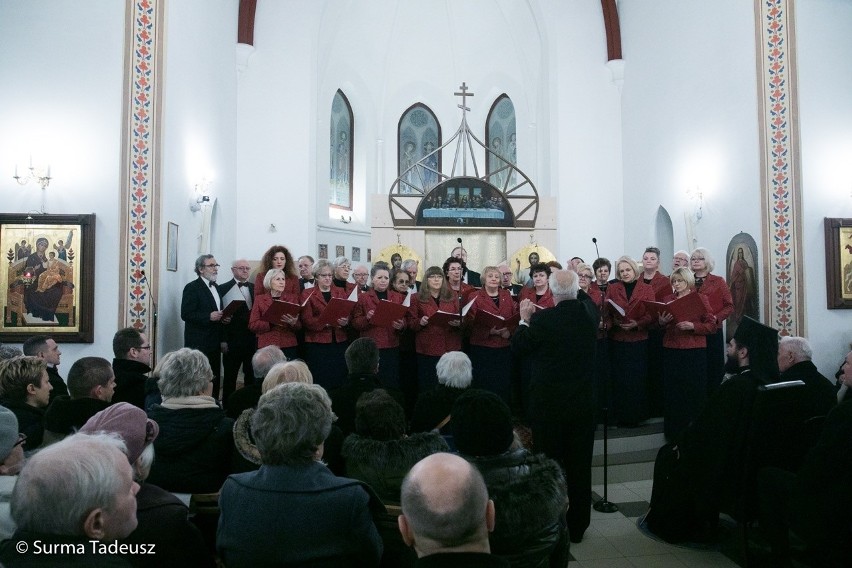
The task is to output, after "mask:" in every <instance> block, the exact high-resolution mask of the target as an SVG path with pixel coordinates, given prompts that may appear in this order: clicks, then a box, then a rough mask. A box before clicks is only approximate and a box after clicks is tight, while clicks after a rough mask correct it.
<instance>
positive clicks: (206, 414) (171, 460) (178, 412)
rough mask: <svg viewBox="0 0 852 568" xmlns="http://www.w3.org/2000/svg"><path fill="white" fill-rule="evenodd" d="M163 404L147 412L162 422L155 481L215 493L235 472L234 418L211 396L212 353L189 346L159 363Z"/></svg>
mask: <svg viewBox="0 0 852 568" xmlns="http://www.w3.org/2000/svg"><path fill="white" fill-rule="evenodd" d="M155 374H156V375H157V376H158V377H159V381H158V383H159V386H160V392H161V393H162V396H163V402H162V404H157V405H154V406H153V407H152V408H151V409H150V410H149V411H148V417H149V418H151V419H152V420H154V421H155V422H157V424H159V426H160V435H159V436H157V439H156V440H155V441H154V448H155V449H156V451H157V459H156V461H155V462H154V465H153V466H152V467H151V476H150V478H149V479H150V481H151V483H153V484H154V485H159V486H160V487H162V488H163V489H165V490H167V491H172V492H179V493H215V492H216V491H218V490H219V488H220V487H221V486H222V482H223V481H225V478H226V477H227V476H228V474H229V473H230V472H231V459H232V457H233V455H232V454H233V452H234V433H233V429H234V421H233V420H231V419H230V418H227V417H226V416H225V412H224V411H223V410H222V409H221V408H219V405H217V404H216V401H215V400H214V399H213V397H212V396H211V394H212V392H213V382H212V380H213V372H212V371H211V370H210V362H209V361H208V360H207V357H205V355H204V354H203V353H202V352H201V351H198V350H196V349H189V348H187V347H184V348H183V349H178V350H177V351H172V352H171V353H167V354H166V355H165V356H164V357H163V358H162V359H161V360H160V363H159V364H158V365H157V369H156V370H155Z"/></svg>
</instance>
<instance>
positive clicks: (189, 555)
mask: <svg viewBox="0 0 852 568" xmlns="http://www.w3.org/2000/svg"><path fill="white" fill-rule="evenodd" d="M188 516H189V509H188V508H187V506H186V505H184V503H183V501H181V500H180V499H178V498H177V497H175V496H174V495H173V494H171V493H169V492H168V491H166V490H165V489H161V488H159V487H157V486H156V485H151V484H150V483H142V484H141V486H140V487H139V492H138V493H137V494H136V519H137V520H138V521H139V524H138V526H137V527H136V530H134V531H133V532H132V533H130V535H129V536H128V537H127V538H125V539H124V540H122V541H120V542H122V543H138V544H154V545H156V548H155V551H156V554H154V555H140V554H137V555H131V556H127V557H126V558H127V560H128V561H129V562H131V563H132V564H133V565H134V566H151V567H159V566H196V567H199V568H201V567H206V566H214V565H215V563H214V562H213V557H212V555H211V554H210V552H209V551H208V550H207V547H206V546H205V544H204V539H203V538H202V537H201V532H200V531H199V530H198V527H196V526H195V525H194V524H193V523H192V522H190V520H189V517H188Z"/></svg>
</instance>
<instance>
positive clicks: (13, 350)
mask: <svg viewBox="0 0 852 568" xmlns="http://www.w3.org/2000/svg"><path fill="white" fill-rule="evenodd" d="M23 354H24V352H23V351H21V350H20V349H18V348H17V347H14V346H12V345H8V344H7V345H4V344H2V343H0V361H5V360H7V359H12V358H13V357H20V356H21V355H23Z"/></svg>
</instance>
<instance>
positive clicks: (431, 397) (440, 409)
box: [411, 384, 467, 434]
mask: <svg viewBox="0 0 852 568" xmlns="http://www.w3.org/2000/svg"><path fill="white" fill-rule="evenodd" d="M465 390H467V389H457V388H455V387H448V386H447V385H441V384H439V385H437V386H436V387H435V388H433V389H431V390H428V391H426V392H424V393H423V394H421V395H420V396H418V397H417V403H416V404H415V405H414V413H413V414H412V415H411V431H412V432H429V431H431V430H434V429H435V428H436V427H437V426H438V424H440V423H441V422H443V421H444V419H445V418H446V417H447V416H449V415H450V411H451V410H452V409H453V404H454V403H455V402H456V399H457V398H458V397H459V396H461V394H462V393H463V392H465ZM449 426H450V423H449V422H447V424H446V425H444V427H443V428H442V429H441V431H442V432H444V433H445V434H448V433H449Z"/></svg>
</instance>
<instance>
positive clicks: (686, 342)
mask: <svg viewBox="0 0 852 568" xmlns="http://www.w3.org/2000/svg"><path fill="white" fill-rule="evenodd" d="M694 293H695V292H690V294H694ZM698 296H699V297H700V298H701V301H702V302H704V307H705V308H707V311H708V312H710V311H711V310H710V302H708V301H707V298H706V297H705V296H702V295H701V294H698ZM675 297H676V296H675V295H674V294H669V295H668V296H666V297H665V298H664V299H663V300H662V301H663V302H671V301H672V300H674V299H675ZM692 324H693V325H694V326H695V329H694V330H692V331H683V330H680V329H678V328H677V324H675V323H674V322H673V321H672V322H669V324H668V325H667V326H666V327H665V330H666V333H665V335H663V347H668V348H669V349H699V348H703V347H707V337H706V336H708V335H710V334H711V333H715V332H716V319H715V318H714V317H713V314H712V313H706V314H704V316H702V318H701V320H700V321H693V322H692Z"/></svg>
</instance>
